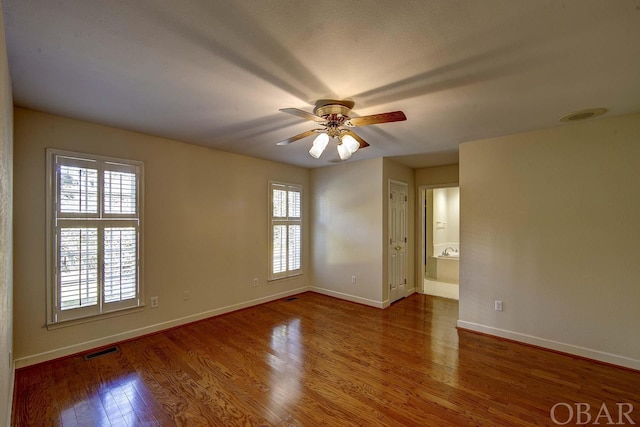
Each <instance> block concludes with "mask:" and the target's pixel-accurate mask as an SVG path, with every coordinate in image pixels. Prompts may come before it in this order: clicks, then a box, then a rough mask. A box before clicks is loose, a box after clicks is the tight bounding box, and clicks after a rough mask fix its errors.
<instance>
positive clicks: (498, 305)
mask: <svg viewBox="0 0 640 427" xmlns="http://www.w3.org/2000/svg"><path fill="white" fill-rule="evenodd" d="M495 310H496V311H502V301H496V302H495Z"/></svg>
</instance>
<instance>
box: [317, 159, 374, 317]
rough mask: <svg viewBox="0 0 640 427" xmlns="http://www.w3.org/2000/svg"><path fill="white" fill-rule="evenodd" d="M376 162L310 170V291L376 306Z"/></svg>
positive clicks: (363, 161)
mask: <svg viewBox="0 0 640 427" xmlns="http://www.w3.org/2000/svg"><path fill="white" fill-rule="evenodd" d="M382 162H383V160H382V159H372V160H362V161H347V162H344V163H341V164H338V165H336V166H331V167H326V168H318V169H313V170H312V171H311V182H312V191H311V192H312V201H311V212H312V213H311V222H312V224H311V230H312V233H313V236H312V247H311V253H312V256H313V260H312V264H313V289H314V290H315V291H317V292H320V293H324V294H327V295H332V296H335V297H339V298H343V299H347V300H350V301H355V302H360V303H363V304H367V305H372V306H376V307H381V306H382V302H383V296H382V283H383V275H382V274H383V263H382V259H383V258H382V256H383V255H382V254H383V245H382V239H383V237H382V236H383V229H384V227H383V213H382V192H381V188H382V179H383V178H382V169H383V168H382ZM352 276H356V284H352V283H351V277H352Z"/></svg>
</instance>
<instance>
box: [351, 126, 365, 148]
mask: <svg viewBox="0 0 640 427" xmlns="http://www.w3.org/2000/svg"><path fill="white" fill-rule="evenodd" d="M345 134H346V135H351V136H352V137H353V139H355V140H356V141H358V142H359V143H360V148H365V147H368V146H369V144H368V143H367V141H365V140H364V139H362V138H360V136H359V135H358V134H356V133H355V132H352V131H350V130H348V131H346V132H345Z"/></svg>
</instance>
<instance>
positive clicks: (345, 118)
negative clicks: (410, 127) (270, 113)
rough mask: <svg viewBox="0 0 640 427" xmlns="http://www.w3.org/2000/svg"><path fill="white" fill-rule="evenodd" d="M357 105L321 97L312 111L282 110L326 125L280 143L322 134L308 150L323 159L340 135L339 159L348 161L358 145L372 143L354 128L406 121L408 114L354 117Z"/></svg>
mask: <svg viewBox="0 0 640 427" xmlns="http://www.w3.org/2000/svg"><path fill="white" fill-rule="evenodd" d="M354 105H355V103H354V102H353V101H350V100H337V99H320V100H318V101H317V102H316V106H315V108H314V109H313V114H311V113H308V112H306V111H303V110H299V109H297V108H282V109H280V111H282V112H283V113H289V114H293V115H294V116H298V117H302V118H303V119H306V120H311V121H313V122H316V123H318V124H320V125H321V126H323V127H321V128H318V129H311V130H308V131H306V132H302V133H301V134H298V135H295V136H292V137H291V138H287V139H284V140H282V141H280V142H278V144H277V145H288V144H291V143H292V142H295V141H297V140H299V139H302V138H306V137H307V136H310V135H313V134H315V133H317V134H319V135H318V136H317V137H316V139H314V141H313V146H312V147H311V149H310V150H309V154H310V155H311V156H312V157H315V158H316V159H318V158H320V155H321V154H322V152H323V151H324V149H325V148H326V147H327V144H328V143H329V138H337V139H338V155H339V156H340V160H347V159H348V158H349V157H351V155H352V154H353V153H355V152H356V151H357V150H358V149H359V148H365V147H368V146H369V144H368V143H367V142H366V141H365V140H364V139H362V138H360V137H359V136H358V135H357V134H356V133H355V132H353V131H352V130H351V128H353V127H357V126H368V125H375V124H379V123H388V122H400V121H403V120H407V116H405V115H404V113H403V112H402V111H393V112H390V113H381V114H373V115H370V116H362V117H351V109H352V108H353V106H354Z"/></svg>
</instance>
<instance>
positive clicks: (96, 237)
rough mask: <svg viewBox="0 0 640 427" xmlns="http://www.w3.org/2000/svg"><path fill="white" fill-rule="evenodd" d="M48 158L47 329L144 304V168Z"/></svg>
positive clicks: (74, 156)
mask: <svg viewBox="0 0 640 427" xmlns="http://www.w3.org/2000/svg"><path fill="white" fill-rule="evenodd" d="M47 155H48V162H47V165H48V176H49V185H48V190H47V206H48V211H49V214H48V215H49V220H48V221H47V224H48V230H49V231H48V239H49V242H50V244H49V245H48V248H49V249H48V251H49V255H48V263H49V266H50V267H49V269H48V270H49V283H50V285H49V287H48V292H47V297H48V298H47V299H48V302H49V303H48V323H49V324H54V323H58V322H62V321H65V320H72V319H78V318H84V317H88V316H96V315H100V314H106V313H110V312H114V311H118V310H122V309H127V308H134V307H139V306H141V305H142V289H141V287H142V281H141V277H140V276H141V274H140V272H141V255H140V241H141V237H140V234H141V217H142V215H141V214H142V212H141V200H142V194H141V193H142V185H141V183H142V168H143V165H142V163H141V162H136V161H129V160H120V159H112V158H105V157H101V156H91V155H85V154H78V153H69V152H64V151H60V150H47Z"/></svg>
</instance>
